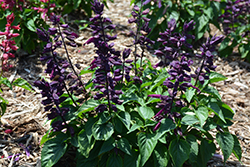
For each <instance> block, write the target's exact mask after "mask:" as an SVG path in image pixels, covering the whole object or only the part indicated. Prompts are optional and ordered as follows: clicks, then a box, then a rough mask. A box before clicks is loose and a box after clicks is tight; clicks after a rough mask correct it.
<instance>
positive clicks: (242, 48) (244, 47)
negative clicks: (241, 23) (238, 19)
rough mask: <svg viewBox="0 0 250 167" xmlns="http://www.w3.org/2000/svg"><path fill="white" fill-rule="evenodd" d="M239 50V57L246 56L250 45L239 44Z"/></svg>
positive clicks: (249, 50) (249, 51)
mask: <svg viewBox="0 0 250 167" xmlns="http://www.w3.org/2000/svg"><path fill="white" fill-rule="evenodd" d="M239 51H240V54H241V58H246V57H247V55H248V54H249V53H250V45H249V44H248V45H240V46H239Z"/></svg>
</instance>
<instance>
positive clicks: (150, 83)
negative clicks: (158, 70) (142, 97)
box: [141, 82, 153, 88]
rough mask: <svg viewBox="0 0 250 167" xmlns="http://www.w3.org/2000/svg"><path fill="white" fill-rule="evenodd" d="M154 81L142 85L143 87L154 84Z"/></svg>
mask: <svg viewBox="0 0 250 167" xmlns="http://www.w3.org/2000/svg"><path fill="white" fill-rule="evenodd" d="M152 83H153V82H146V83H143V84H142V85H141V88H144V87H146V86H150V85H152Z"/></svg>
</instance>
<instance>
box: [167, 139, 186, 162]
mask: <svg viewBox="0 0 250 167" xmlns="http://www.w3.org/2000/svg"><path fill="white" fill-rule="evenodd" d="M169 153H170V156H171V158H172V160H173V163H174V166H175V167H181V166H182V165H183V163H184V162H185V161H186V160H187V159H188V157H189V154H190V146H189V144H188V142H186V141H185V140H183V139H179V140H177V139H174V140H172V141H171V143H170V145H169Z"/></svg>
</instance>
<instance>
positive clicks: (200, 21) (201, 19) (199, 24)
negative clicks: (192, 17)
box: [197, 14, 209, 32]
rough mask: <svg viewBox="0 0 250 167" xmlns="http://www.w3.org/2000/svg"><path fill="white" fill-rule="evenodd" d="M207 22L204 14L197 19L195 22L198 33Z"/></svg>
mask: <svg viewBox="0 0 250 167" xmlns="http://www.w3.org/2000/svg"><path fill="white" fill-rule="evenodd" d="M208 21H209V19H208V17H207V16H205V15H204V14H203V15H201V16H200V17H199V19H198V22H197V30H198V32H200V31H201V30H202V29H203V27H205V26H206V25H207V24H208Z"/></svg>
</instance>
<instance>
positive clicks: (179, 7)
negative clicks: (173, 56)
mask: <svg viewBox="0 0 250 167" xmlns="http://www.w3.org/2000/svg"><path fill="white" fill-rule="evenodd" d="M140 2H141V1H140V0H132V1H131V4H133V3H135V4H137V5H138V6H141V3H140ZM152 2H153V1H152ZM152 2H151V3H148V4H146V5H144V6H143V8H144V9H147V8H149V9H151V11H152V12H151V13H149V14H148V15H147V17H148V18H150V19H151V21H150V22H149V27H150V28H151V29H152V31H151V33H150V34H149V37H150V39H153V40H156V39H157V38H158V34H159V32H164V31H165V30H166V28H167V26H168V22H169V21H170V20H171V19H175V20H176V22H177V23H178V24H177V27H178V28H177V29H178V31H180V32H181V31H182V28H183V25H184V23H185V22H186V23H187V22H189V21H191V20H194V22H195V23H196V26H195V29H194V31H193V34H194V35H195V40H199V39H201V38H202V37H203V35H204V33H205V32H207V31H208V32H209V31H210V27H209V24H213V25H215V26H216V27H217V28H218V29H220V26H219V24H218V21H217V18H218V17H219V15H220V14H221V10H222V9H223V7H224V6H225V2H223V1H221V2H217V1H209V0H205V1H201V0H196V1H191V0H180V1H175V0H173V1H167V0H162V1H161V6H160V5H159V4H158V3H157V2H154V3H152ZM159 20H160V21H159Z"/></svg>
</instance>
